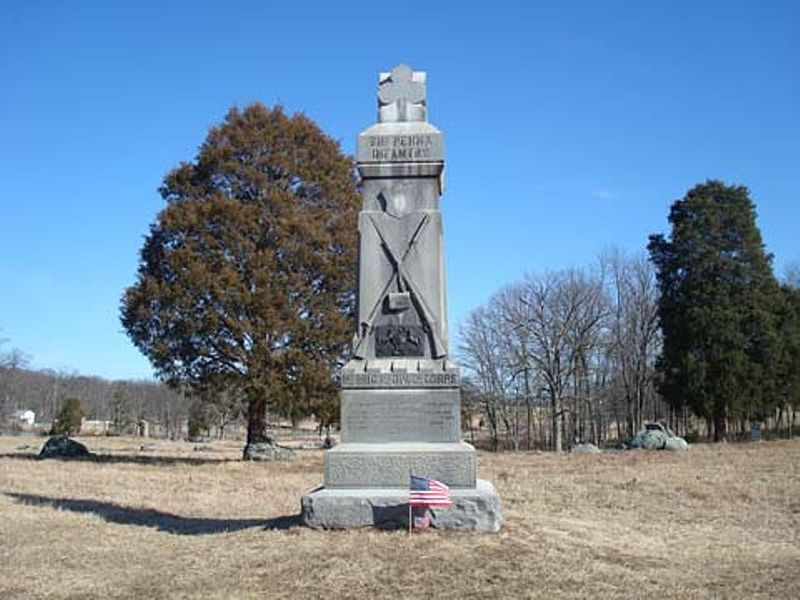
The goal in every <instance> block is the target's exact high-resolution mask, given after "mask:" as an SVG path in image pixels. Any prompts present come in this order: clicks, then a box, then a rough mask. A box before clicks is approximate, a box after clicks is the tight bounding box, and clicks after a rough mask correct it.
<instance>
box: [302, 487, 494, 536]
mask: <svg viewBox="0 0 800 600" xmlns="http://www.w3.org/2000/svg"><path fill="white" fill-rule="evenodd" d="M450 498H451V499H452V501H453V505H452V506H447V507H431V508H428V509H427V510H428V511H429V512H428V514H429V516H430V526H431V527H434V528H436V529H451V530H456V531H482V532H496V531H499V530H500V525H501V524H502V517H501V514H500V498H499V497H498V495H497V492H496V491H495V489H494V486H493V485H492V484H491V483H490V482H488V481H484V480H478V481H476V485H475V486H474V487H472V488H468V489H452V490H451V491H450ZM425 510H426V509H424V508H422V507H415V508H414V509H413V513H412V514H413V515H414V516H421V515H422V514H423V513H424V512H425ZM408 517H409V511H408V486H406V487H404V488H385V489H379V488H372V489H369V488H366V489H353V490H351V489H329V488H318V489H316V490H314V491H312V492H310V493H309V494H306V495H305V496H303V498H302V500H301V518H302V520H303V523H305V524H306V525H308V526H309V527H313V528H315V529H347V528H351V527H378V528H381V529H405V528H407V527H408Z"/></svg>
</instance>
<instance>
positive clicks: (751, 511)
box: [0, 437, 800, 599]
mask: <svg viewBox="0 0 800 600" xmlns="http://www.w3.org/2000/svg"><path fill="white" fill-rule="evenodd" d="M82 441H83V442H84V443H86V444H87V445H88V446H89V448H90V449H91V450H93V451H94V452H96V453H98V454H99V455H100V456H99V458H98V459H96V460H79V461H59V460H35V459H34V458H32V456H33V454H35V453H36V452H38V449H39V447H40V445H41V443H42V442H43V439H41V438H25V437H2V438H0V598H51V597H52V598H70V597H74V598H167V597H168V598H185V597H203V598H243V597H244V598H247V597H253V598H256V597H257V598H322V597H324V598H360V599H364V598H376V597H399V598H420V597H422V598H425V597H428V598H471V597H488V598H522V597H548V598H551V597H570V598H575V597H577V598H580V597H591V598H607V597H642V596H648V597H651V598H661V597H672V598H693V597H714V598H719V597H730V598H753V597H771V598H773V597H774V598H798V597H800V440H798V439H795V440H793V441H785V442H762V443H759V444H739V445H719V446H712V445H697V446H694V447H693V448H692V449H691V450H690V451H689V452H688V453H684V454H667V453H644V452H631V453H616V452H612V453H606V454H602V455H574V456H572V455H565V456H555V455H549V454H517V455H512V454H505V455H491V454H484V453H482V454H480V456H479V463H478V464H479V476H480V477H482V478H487V479H491V480H492V481H494V483H495V485H496V486H497V488H498V490H499V492H500V495H501V498H502V501H503V507H504V516H505V519H506V523H505V526H504V528H503V530H502V532H501V533H499V534H496V535H486V534H484V535H478V534H456V533H450V532H440V531H423V532H420V533H416V534H414V535H408V534H407V533H405V532H380V531H373V530H358V531H343V532H342V531H339V532H320V531H312V530H308V529H306V528H304V527H302V526H300V525H298V524H297V523H296V520H295V518H294V517H295V515H296V514H297V512H298V506H299V499H300V496H301V495H302V494H303V493H304V492H305V491H307V490H308V489H310V488H312V487H314V486H316V485H318V484H319V483H320V482H321V481H322V453H321V451H315V450H306V451H301V452H299V456H298V459H297V460H295V461H294V462H290V463H278V464H267V463H243V462H240V461H238V460H237V459H238V456H239V452H240V449H239V447H238V446H237V445H234V444H230V443H218V442H215V443H214V444H211V445H206V446H198V447H197V448H195V446H194V445H192V444H188V443H180V442H153V444H155V448H148V449H146V450H141V449H140V444H141V443H142V442H141V440H134V439H111V438H84V439H82Z"/></svg>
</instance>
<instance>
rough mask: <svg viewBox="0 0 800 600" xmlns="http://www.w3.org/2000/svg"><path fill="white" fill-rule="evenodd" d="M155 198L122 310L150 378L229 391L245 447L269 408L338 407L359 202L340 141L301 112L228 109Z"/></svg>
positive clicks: (261, 434) (302, 411)
mask: <svg viewBox="0 0 800 600" xmlns="http://www.w3.org/2000/svg"><path fill="white" fill-rule="evenodd" d="M160 191H161V194H162V196H163V198H164V199H165V200H166V201H167V203H168V205H167V207H166V208H165V209H164V211H163V212H161V214H160V215H159V216H158V220H157V222H156V223H155V224H154V225H153V226H152V227H151V230H150V234H149V235H148V237H147V238H146V240H145V244H144V247H143V249H142V251H141V262H140V266H139V271H138V280H137V282H136V283H135V284H134V285H133V286H131V287H130V288H128V290H127V291H126V293H125V295H124V297H123V300H122V309H121V313H122V314H121V319H122V323H123V325H124V327H125V329H126V331H127V332H128V334H129V335H130V337H131V338H132V340H133V341H134V343H135V344H136V346H137V347H138V348H139V349H140V350H141V351H142V352H143V353H144V354H145V355H146V356H147V357H148V358H149V359H150V361H151V363H152V364H153V366H154V367H155V369H156V370H157V373H158V375H159V376H160V377H161V378H163V379H164V380H166V381H168V382H170V383H171V384H172V385H173V386H175V387H178V386H184V387H186V388H189V389H190V390H195V391H203V390H207V389H209V387H214V386H219V385H220V384H221V383H225V384H226V385H230V386H233V387H234V388H235V389H236V390H237V391H239V392H240V393H241V394H242V395H243V397H244V398H245V402H246V404H247V418H248V431H247V441H248V444H250V443H259V442H264V441H269V439H268V438H267V436H266V410H267V407H268V405H269V408H270V410H271V411H274V412H277V413H282V414H284V415H288V416H292V417H297V416H298V415H306V414H308V413H309V412H310V411H311V410H316V411H319V408H320V405H325V406H327V405H330V404H332V403H335V402H336V397H337V395H336V386H335V384H334V381H333V372H334V368H335V367H336V365H337V363H338V362H339V361H341V360H342V357H343V354H344V353H345V351H346V349H347V345H348V341H349V338H350V336H351V332H352V330H353V327H352V323H351V319H352V315H353V310H354V304H355V275H356V263H355V261H356V219H357V211H358V207H359V205H360V199H359V196H358V193H357V189H356V179H355V172H354V169H353V164H352V161H351V160H350V159H349V158H348V157H346V156H344V155H343V154H342V152H341V150H340V148H339V145H338V143H337V142H335V141H334V140H332V139H330V138H329V137H327V136H326V135H324V134H323V133H322V132H321V131H320V129H319V128H318V127H317V126H316V125H315V124H314V123H313V122H312V121H310V120H309V119H308V118H306V117H305V116H303V115H294V116H291V117H288V116H286V115H285V114H284V113H283V111H282V110H281V109H280V108H274V109H272V110H270V109H267V108H265V107H264V106H262V105H260V104H253V105H251V106H248V107H247V108H245V109H244V110H242V111H240V110H238V109H236V108H234V109H232V110H231V111H230V112H229V113H228V115H227V117H226V118H225V121H224V123H222V124H221V125H220V126H218V127H214V128H212V129H211V131H210V132H209V134H208V137H207V139H206V141H205V143H204V144H203V145H202V146H201V148H200V151H199V154H198V156H197V158H196V159H195V161H194V162H191V163H182V164H181V165H180V166H179V167H177V168H176V169H175V170H173V171H172V172H171V173H169V174H168V175H167V176H166V178H165V181H164V184H163V186H162V187H161V190H160ZM331 412H333V411H332V410H330V409H329V410H328V411H327V413H328V414H330V413H331Z"/></svg>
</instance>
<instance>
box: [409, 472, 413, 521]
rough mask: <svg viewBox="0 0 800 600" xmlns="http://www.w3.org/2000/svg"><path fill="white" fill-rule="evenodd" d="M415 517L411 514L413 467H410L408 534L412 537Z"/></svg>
mask: <svg viewBox="0 0 800 600" xmlns="http://www.w3.org/2000/svg"><path fill="white" fill-rule="evenodd" d="M412 523H413V516H412V514H411V467H408V534H409V535H411V527H412Z"/></svg>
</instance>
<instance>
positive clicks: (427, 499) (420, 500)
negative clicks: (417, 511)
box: [408, 475, 453, 506]
mask: <svg viewBox="0 0 800 600" xmlns="http://www.w3.org/2000/svg"><path fill="white" fill-rule="evenodd" d="M409 487H410V490H409V493H408V504H409V506H450V505H452V504H453V501H452V500H451V499H450V488H449V487H447V486H446V485H445V484H443V483H442V482H441V481H436V480H435V479H430V478H429V477H424V476H421V475H411V482H410V486H409Z"/></svg>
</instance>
